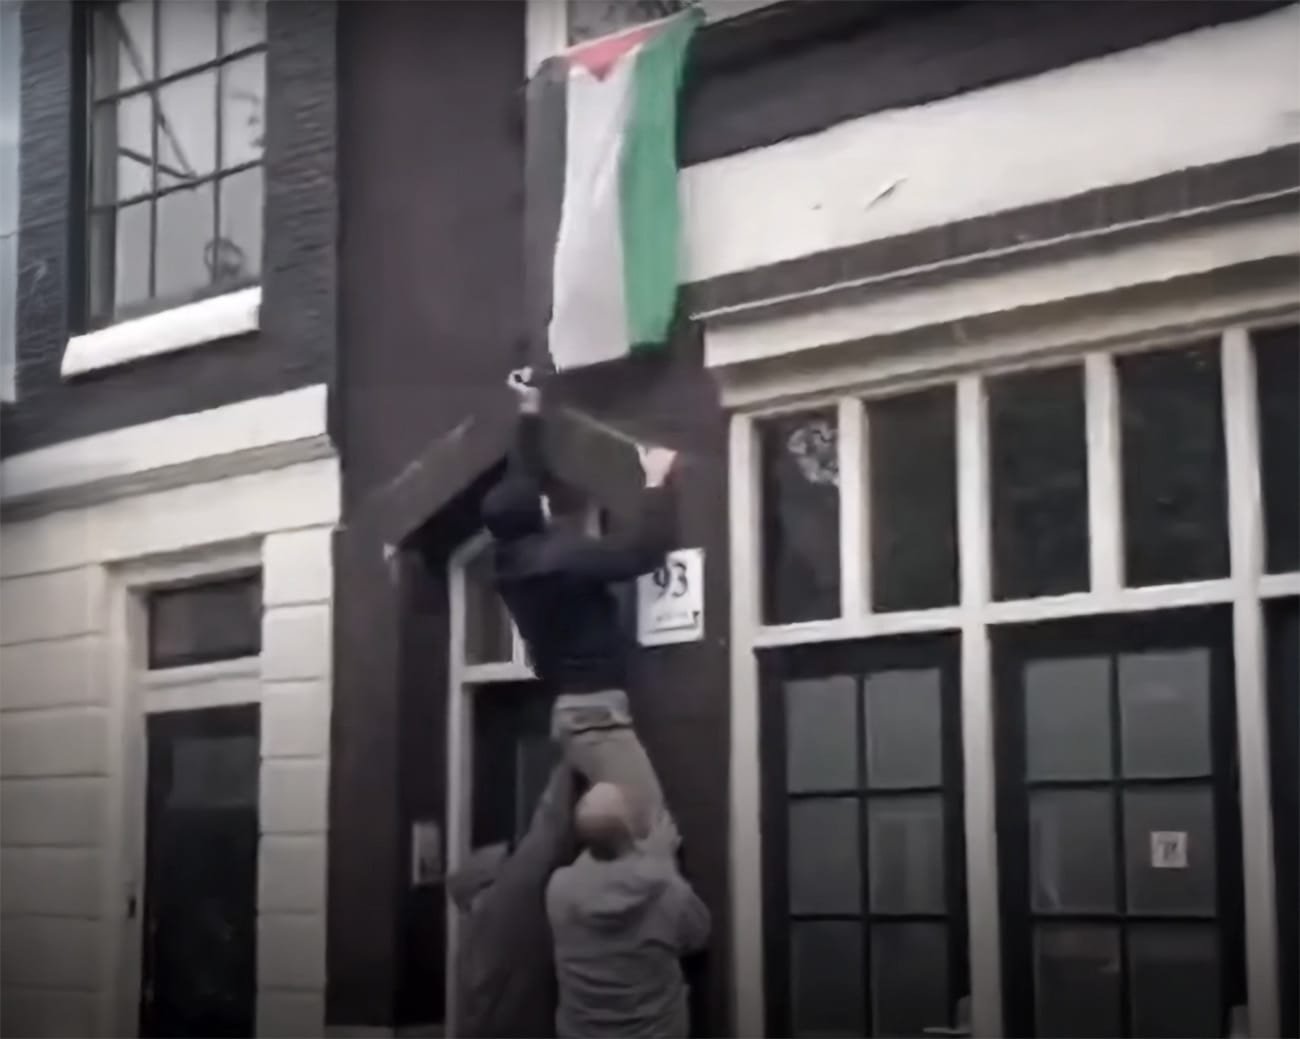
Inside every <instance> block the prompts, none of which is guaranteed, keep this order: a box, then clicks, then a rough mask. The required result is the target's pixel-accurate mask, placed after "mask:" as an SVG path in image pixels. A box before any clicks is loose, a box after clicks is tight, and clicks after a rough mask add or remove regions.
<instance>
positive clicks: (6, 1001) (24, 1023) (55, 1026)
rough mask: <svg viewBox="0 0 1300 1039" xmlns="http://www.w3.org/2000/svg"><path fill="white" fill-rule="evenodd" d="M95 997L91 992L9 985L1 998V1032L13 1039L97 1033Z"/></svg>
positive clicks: (51, 1037) (63, 1036) (52, 1037)
mask: <svg viewBox="0 0 1300 1039" xmlns="http://www.w3.org/2000/svg"><path fill="white" fill-rule="evenodd" d="M95 999H96V997H95V996H94V995H93V994H92V993H90V992H63V991H50V990H49V989H21V988H15V987H12V986H6V988H5V990H4V996H3V998H0V1035H3V1036H6V1037H10V1039H45V1037H47V1036H48V1037H50V1039H55V1037H57V1039H67V1037H68V1036H83V1035H94V1034H95Z"/></svg>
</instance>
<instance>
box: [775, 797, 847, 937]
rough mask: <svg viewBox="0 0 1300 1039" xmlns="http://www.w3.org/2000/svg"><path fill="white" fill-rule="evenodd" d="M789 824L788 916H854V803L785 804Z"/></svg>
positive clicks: (842, 799) (841, 799) (831, 800)
mask: <svg viewBox="0 0 1300 1039" xmlns="http://www.w3.org/2000/svg"><path fill="white" fill-rule="evenodd" d="M789 825H790V831H789V846H790V912H791V913H796V914H799V913H857V912H859V911H860V910H861V907H862V894H861V880H860V877H861V874H862V867H861V860H860V858H859V856H858V801H857V799H856V798H852V797H838V798H818V799H816V800H798V801H791V802H790V815H789Z"/></svg>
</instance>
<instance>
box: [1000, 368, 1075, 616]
mask: <svg viewBox="0 0 1300 1039" xmlns="http://www.w3.org/2000/svg"><path fill="white" fill-rule="evenodd" d="M988 409H989V473H990V480H991V489H992V499H993V501H992V509H993V594H994V596H995V598H998V599H1024V598H1029V597H1031V596H1036V595H1059V594H1061V593H1064V592H1076V591H1082V590H1085V589H1087V587H1088V448H1087V441H1086V439H1085V436H1086V434H1085V431H1084V425H1085V422H1084V406H1083V369H1082V368H1079V367H1070V368H1058V369H1054V370H1052V371H1044V372H1026V373H1024V374H1020V375H1009V376H1004V377H1002V378H999V379H991V380H989V383H988Z"/></svg>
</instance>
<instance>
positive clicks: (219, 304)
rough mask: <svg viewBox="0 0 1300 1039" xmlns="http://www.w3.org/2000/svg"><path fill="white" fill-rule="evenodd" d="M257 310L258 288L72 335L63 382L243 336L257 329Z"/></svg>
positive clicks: (61, 370) (258, 309)
mask: <svg viewBox="0 0 1300 1039" xmlns="http://www.w3.org/2000/svg"><path fill="white" fill-rule="evenodd" d="M261 306H262V288H261V286H260V285H258V286H253V287H252V288H247V289H240V290H239V291H238V292H227V293H225V294H224V295H221V296H213V297H212V298H210V299H201V300H197V301H196V302H194V303H186V304H184V305H183V306H179V307H172V308H171V309H169V310H164V311H161V312H160V313H157V314H146V315H145V316H144V317H138V318H133V319H131V320H130V321H122V322H119V323H118V324H116V325H110V326H109V327H108V328H100V329H96V330H95V331H94V332H86V333H85V334H84V335H78V336H73V337H72V338H70V339H69V340H68V348H67V349H66V350H64V351H63V365H62V367H61V369H60V372H61V374H62V375H63V377H64V378H65V379H67V378H70V377H72V376H74V375H83V374H85V373H86V372H93V371H98V370H100V369H102V368H113V367H115V366H117V365H119V364H129V363H130V362H132V361H138V360H141V359H142V358H145V357H155V356H157V355H158V354H167V353H173V352H175V351H177V350H188V349H190V348H192V347H195V346H203V345H205V344H207V343H215V342H219V341H220V340H222V339H231V338H233V337H234V336H241V335H247V334H248V333H249V332H256V331H257V328H258V323H259V316H260V311H261Z"/></svg>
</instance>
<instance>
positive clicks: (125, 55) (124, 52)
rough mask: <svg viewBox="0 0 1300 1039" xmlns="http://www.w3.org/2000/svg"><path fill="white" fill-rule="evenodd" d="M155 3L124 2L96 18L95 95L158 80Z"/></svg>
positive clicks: (108, 7)
mask: <svg viewBox="0 0 1300 1039" xmlns="http://www.w3.org/2000/svg"><path fill="white" fill-rule="evenodd" d="M153 14H154V12H153V4H151V3H150V2H149V0H120V2H119V3H116V4H106V5H104V6H103V7H102V8H100V9H99V10H98V12H97V16H96V19H95V28H94V33H95V81H96V82H95V87H96V90H95V94H96V96H97V97H103V96H104V95H105V94H113V93H116V92H117V91H119V90H130V89H131V88H132V87H138V86H140V85H142V84H144V83H147V82H148V81H149V80H151V79H153V78H154V68H153Z"/></svg>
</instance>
